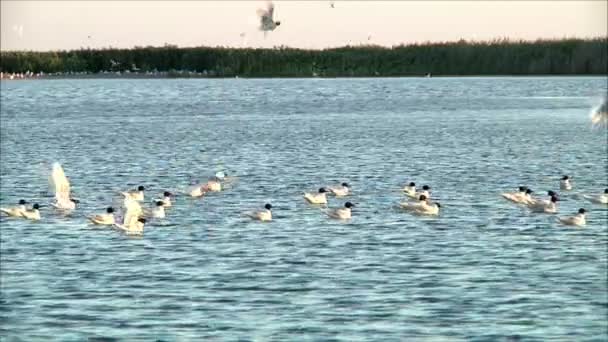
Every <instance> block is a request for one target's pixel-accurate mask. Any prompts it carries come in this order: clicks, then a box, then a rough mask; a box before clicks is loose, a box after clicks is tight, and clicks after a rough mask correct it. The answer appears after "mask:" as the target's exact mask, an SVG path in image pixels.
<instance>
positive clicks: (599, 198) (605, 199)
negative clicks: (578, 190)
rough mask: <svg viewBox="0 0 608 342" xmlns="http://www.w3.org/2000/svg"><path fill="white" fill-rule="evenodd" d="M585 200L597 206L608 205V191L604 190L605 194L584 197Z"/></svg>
mask: <svg viewBox="0 0 608 342" xmlns="http://www.w3.org/2000/svg"><path fill="white" fill-rule="evenodd" d="M583 197H584V198H585V199H587V200H588V201H590V202H592V203H595V204H608V189H604V193H603V194H599V195H583Z"/></svg>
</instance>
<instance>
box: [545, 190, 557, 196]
mask: <svg viewBox="0 0 608 342" xmlns="http://www.w3.org/2000/svg"><path fill="white" fill-rule="evenodd" d="M547 195H549V196H556V195H557V194H556V193H555V191H553V190H549V191H547Z"/></svg>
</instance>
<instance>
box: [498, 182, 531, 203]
mask: <svg viewBox="0 0 608 342" xmlns="http://www.w3.org/2000/svg"><path fill="white" fill-rule="evenodd" d="M527 190H528V188H526V187H525V186H520V187H519V191H517V192H507V193H503V194H501V196H502V197H504V198H505V199H507V200H509V201H511V202H515V203H519V204H521V203H526V202H528V201H529V200H530V199H531V197H530V195H529V193H527V192H526V191H527ZM530 192H531V191H530Z"/></svg>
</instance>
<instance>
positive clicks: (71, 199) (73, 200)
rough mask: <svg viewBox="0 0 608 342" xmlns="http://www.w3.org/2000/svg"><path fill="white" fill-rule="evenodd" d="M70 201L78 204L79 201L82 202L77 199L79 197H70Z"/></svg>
mask: <svg viewBox="0 0 608 342" xmlns="http://www.w3.org/2000/svg"><path fill="white" fill-rule="evenodd" d="M70 201H72V202H74V204H78V203H80V201H79V200H77V199H73V198H70Z"/></svg>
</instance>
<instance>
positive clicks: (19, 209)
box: [0, 200, 27, 217]
mask: <svg viewBox="0 0 608 342" xmlns="http://www.w3.org/2000/svg"><path fill="white" fill-rule="evenodd" d="M26 204H27V202H26V201H25V200H19V204H18V205H17V206H16V207H10V208H0V212H3V213H5V214H6V215H8V216H12V217H21V216H22V215H21V214H22V213H23V212H24V211H25V210H26V208H25V205H26Z"/></svg>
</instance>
